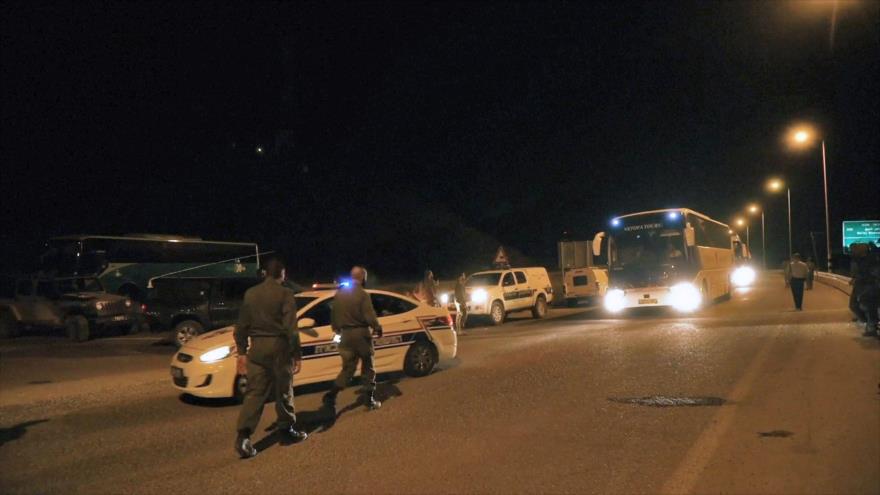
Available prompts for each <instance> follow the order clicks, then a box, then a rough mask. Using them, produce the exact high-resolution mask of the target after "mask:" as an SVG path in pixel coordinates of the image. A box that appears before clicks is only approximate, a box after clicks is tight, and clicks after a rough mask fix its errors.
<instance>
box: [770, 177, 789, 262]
mask: <svg viewBox="0 0 880 495" xmlns="http://www.w3.org/2000/svg"><path fill="white" fill-rule="evenodd" d="M767 189H768V190H769V191H770V192H774V193H778V192H782V190H783V189H785V197H786V198H787V199H788V257H789V258H791V188H790V187H788V186H786V185H785V183H784V182H782V179H770V180H769V181H767Z"/></svg>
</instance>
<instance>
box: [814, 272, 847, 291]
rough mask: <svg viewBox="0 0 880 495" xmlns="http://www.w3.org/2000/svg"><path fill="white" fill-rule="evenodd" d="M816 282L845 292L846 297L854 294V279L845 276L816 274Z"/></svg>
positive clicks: (824, 273) (825, 273)
mask: <svg viewBox="0 0 880 495" xmlns="http://www.w3.org/2000/svg"><path fill="white" fill-rule="evenodd" d="M816 281H818V282H821V283H823V284H825V285H828V286H830V287H834V288H835V289H837V290H839V291H841V292H843V293H844V294H846V295H850V294H851V293H852V285H850V284H851V283H852V279H851V278H849V277H844V276H843V275H838V274H836V273H828V272H818V271H817V272H816Z"/></svg>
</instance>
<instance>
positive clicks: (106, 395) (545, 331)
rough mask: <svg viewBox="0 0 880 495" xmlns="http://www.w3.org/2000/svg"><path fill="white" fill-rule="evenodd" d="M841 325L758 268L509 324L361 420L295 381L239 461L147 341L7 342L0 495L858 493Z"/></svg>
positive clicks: (348, 396)
mask: <svg viewBox="0 0 880 495" xmlns="http://www.w3.org/2000/svg"><path fill="white" fill-rule="evenodd" d="M859 334H860V332H859V331H858V329H857V328H856V327H855V326H853V325H852V324H850V323H849V313H848V311H847V310H846V296H845V295H844V294H842V293H840V292H838V291H836V290H835V289H832V288H829V287H826V286H824V285H821V284H817V285H816V288H815V290H813V291H811V292H808V293H807V294H806V300H805V311H803V312H794V311H791V300H790V296H789V294H788V293H787V292H786V290H785V289H784V288H783V284H782V280H781V278H780V277H779V276H778V275H773V274H770V275H767V276H765V277H764V278H763V279H762V280H761V281H760V282H759V284H758V286H757V287H755V288H752V289H741V290H739V291H738V292H736V293H735V294H734V295H733V298H732V300H730V301H727V302H721V303H717V304H715V305H712V306H710V307H708V308H705V309H703V310H702V311H700V312H699V313H697V314H696V315H693V316H689V317H679V316H677V315H674V314H668V313H648V314H631V315H627V316H626V317H625V318H619V319H604V317H603V316H602V315H601V311H600V310H597V309H591V308H579V309H571V310H569V309H566V310H556V311H554V312H553V315H552V318H550V319H548V320H544V321H534V320H531V319H526V318H524V317H523V318H517V317H515V316H514V317H513V318H511V321H510V322H509V323H508V324H506V325H504V326H501V327H497V328H474V329H472V330H471V331H470V332H469V334H468V335H467V336H465V337H463V338H462V339H461V341H460V344H459V357H458V359H457V363H456V364H455V365H453V366H448V367H446V369H442V370H439V371H437V372H435V373H434V374H432V375H431V376H428V377H426V378H421V379H411V378H398V377H394V376H391V377H385V381H384V383H383V384H382V385H380V391H379V394H380V396H382V398H383V399H384V401H385V405H384V406H383V408H382V409H381V410H379V411H375V412H367V411H365V410H364V409H363V408H362V407H357V408H355V407H350V408H346V406H348V405H353V403H354V401H355V391H354V390H353V389H349V390H347V391H346V392H345V393H343V395H342V396H340V401H339V408H340V409H341V410H343V412H342V414H340V415H339V416H338V418H336V419H335V421H334V420H333V418H332V416H331V415H328V414H327V411H326V410H321V408H320V402H321V401H320V399H321V393H322V391H323V388H322V387H320V386H318V387H307V389H306V390H298V395H297V398H296V405H297V407H298V410H299V411H298V412H299V417H300V424H301V426H302V427H303V428H304V429H305V430H306V431H309V432H311V436H310V438H309V439H308V440H307V441H306V442H304V443H301V444H296V445H282V444H280V443H278V442H276V441H275V440H274V438H273V437H268V438H263V439H261V435H258V436H257V437H256V438H255V440H257V441H258V447H262V448H263V450H262V451H261V452H260V454H259V455H258V456H257V457H256V458H254V459H252V460H248V461H240V460H238V458H237V456H236V455H235V453H234V452H233V448H232V445H233V439H234V436H235V435H234V433H235V432H234V422H235V418H236V415H237V413H238V407H237V406H236V405H234V404H230V403H228V402H209V401H192V400H183V399H182V398H180V397H179V396H178V394H177V393H176V392H175V391H174V390H173V389H172V387H171V385H170V383H169V377H168V370H167V366H168V362H169V359H170V355H171V352H172V349H171V348H170V347H167V346H163V345H156V339H155V338H153V337H149V336H148V337H119V338H115V339H114V338H111V339H103V340H96V341H92V342H89V343H86V344H81V345H75V344H68V343H67V342H64V341H63V340H62V339H60V338H54V337H34V338H30V339H18V340H14V341H8V342H5V343H3V344H2V347H0V355H2V358H0V385H2V394H0V442H2V444H0V465H2V474H0V491H2V492H4V493H240V492H241V491H242V490H245V489H249V488H250V487H257V489H258V490H260V492H262V493H294V492H298V493H315V492H322V493H337V492H345V493H465V492H467V493H561V492H566V493H588V492H595V493H641V492H668V493H709V492H711V493H743V492H753V493H878V492H880V463H878V459H880V422H878V421H877V418H880V395H878V382H880V359H878V357H880V342H878V341H877V340H876V339H869V338H862V337H860V336H859ZM47 342H48V343H49V344H47ZM86 362H88V363H89V366H88V371H86V370H85V367H84V365H85V363H86ZM661 406H668V407H661ZM271 413H272V411H271V407H267V409H266V414H264V417H263V423H262V424H263V426H268V425H269V423H271V422H272V420H273V417H272V414H271Z"/></svg>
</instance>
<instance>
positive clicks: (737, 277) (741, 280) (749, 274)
mask: <svg viewBox="0 0 880 495" xmlns="http://www.w3.org/2000/svg"><path fill="white" fill-rule="evenodd" d="M755 276H756V274H755V270H754V269H752V267H750V266H741V267H739V268H737V269H736V270H734V271H733V273H732V274H731V275H730V281H731V282H733V285H735V286H737V287H748V286H750V285H752V284H753V283H754V282H755Z"/></svg>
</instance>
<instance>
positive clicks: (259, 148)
mask: <svg viewBox="0 0 880 495" xmlns="http://www.w3.org/2000/svg"><path fill="white" fill-rule="evenodd" d="M256 152H257V154H258V155H262V154H263V147H262V146H257V149H256Z"/></svg>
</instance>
